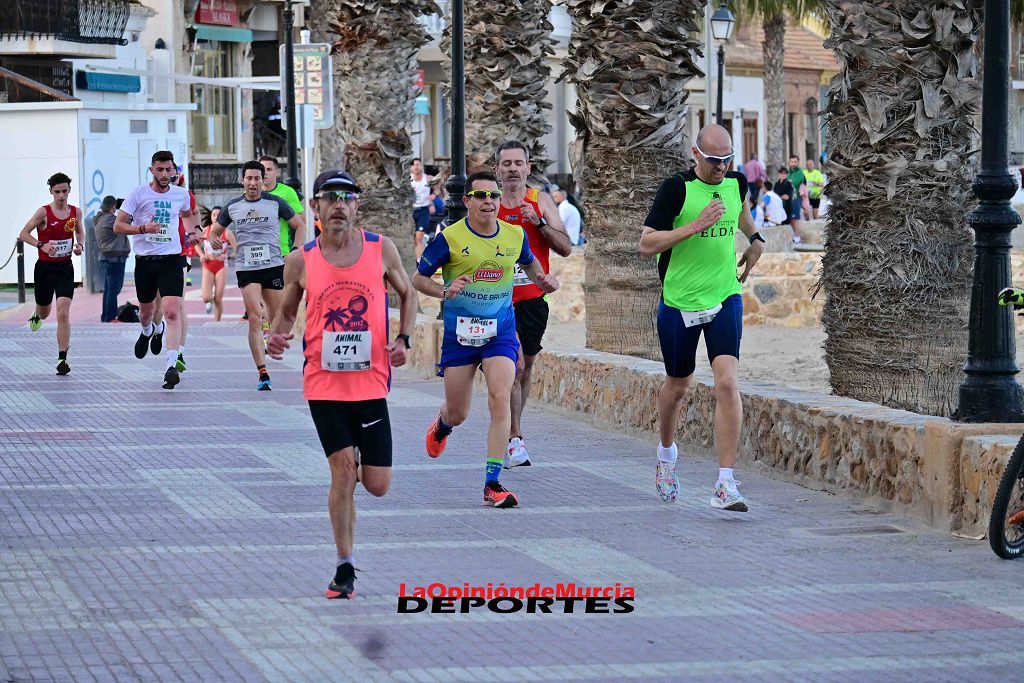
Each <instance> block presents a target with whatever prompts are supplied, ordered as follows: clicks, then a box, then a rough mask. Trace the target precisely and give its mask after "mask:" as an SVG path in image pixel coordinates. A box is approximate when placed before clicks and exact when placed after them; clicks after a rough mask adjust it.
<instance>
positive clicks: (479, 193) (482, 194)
mask: <svg viewBox="0 0 1024 683" xmlns="http://www.w3.org/2000/svg"><path fill="white" fill-rule="evenodd" d="M466 196H467V197H472V198H473V199H500V198H501V191H499V190H491V191H487V190H473V191H471V192H467V193H466Z"/></svg>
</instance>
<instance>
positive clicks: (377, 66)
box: [311, 0, 440, 267]
mask: <svg viewBox="0 0 1024 683" xmlns="http://www.w3.org/2000/svg"><path fill="white" fill-rule="evenodd" d="M317 10H319V11H320V12H322V13H321V14H319V15H317V14H316V13H315V12H316V11H317ZM439 11H440V10H439V9H438V7H437V5H436V4H435V3H434V2H433V0H403V1H402V2H400V3H395V2H387V1H382V0H369V1H368V2H364V3H361V4H356V3H347V2H339V1H337V0H335V1H333V2H328V1H327V0H321V2H319V3H318V5H316V6H314V14H313V16H314V17H319V18H322V19H324V20H326V21H320V20H319V18H318V20H317V21H316V22H311V23H314V25H317V24H318V25H327V26H328V27H329V31H330V32H331V33H333V34H334V35H335V36H337V39H336V40H335V41H334V50H333V55H334V74H335V81H334V93H335V97H336V99H337V104H338V111H337V112H336V114H335V124H334V127H335V130H336V131H337V137H336V138H335V139H331V138H329V137H328V139H327V140H325V141H324V142H325V145H324V150H323V152H322V154H321V158H322V159H323V160H324V161H327V162H336V161H337V156H338V155H339V150H340V149H341V148H343V149H344V152H343V158H342V159H341V161H342V162H343V163H342V164H341V165H342V166H343V167H344V168H345V170H347V171H348V172H349V173H351V174H352V175H353V176H354V177H355V179H356V182H357V183H359V186H360V188H362V190H363V192H362V196H361V197H360V208H359V215H360V224H361V227H365V228H366V229H368V230H372V231H374V232H379V233H382V234H385V235H387V236H388V237H390V238H391V239H392V240H393V241H394V242H395V245H396V246H397V247H398V250H399V253H401V255H402V261H403V262H404V263H405V265H406V266H407V267H411V266H412V265H413V264H414V262H415V256H414V253H413V236H412V203H413V193H412V187H411V186H410V184H409V174H408V165H409V162H410V161H411V160H412V155H413V147H412V142H411V140H410V138H409V126H410V125H411V123H412V121H413V116H414V106H415V101H416V91H415V85H416V80H417V74H416V69H417V67H418V54H419V48H420V47H421V46H423V45H425V44H426V43H427V42H428V40H429V37H428V35H427V31H426V29H425V28H424V27H423V25H422V24H420V23H419V21H418V20H417V19H418V17H420V16H427V15H431V14H436V13H438V12H439ZM339 142H340V144H339Z"/></svg>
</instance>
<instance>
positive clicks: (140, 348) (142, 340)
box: [135, 332, 153, 358]
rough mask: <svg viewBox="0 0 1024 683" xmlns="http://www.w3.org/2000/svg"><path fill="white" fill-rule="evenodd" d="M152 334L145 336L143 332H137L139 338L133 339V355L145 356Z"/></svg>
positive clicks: (137, 356)
mask: <svg viewBox="0 0 1024 683" xmlns="http://www.w3.org/2000/svg"><path fill="white" fill-rule="evenodd" d="M152 336H153V335H149V336H148V337H147V336H146V333H145V332H140V333H139V338H138V339H137V340H135V357H136V358H145V357H146V352H147V351H149V340H150V338H151V337H152Z"/></svg>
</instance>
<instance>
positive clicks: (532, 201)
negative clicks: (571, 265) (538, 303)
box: [498, 187, 551, 303]
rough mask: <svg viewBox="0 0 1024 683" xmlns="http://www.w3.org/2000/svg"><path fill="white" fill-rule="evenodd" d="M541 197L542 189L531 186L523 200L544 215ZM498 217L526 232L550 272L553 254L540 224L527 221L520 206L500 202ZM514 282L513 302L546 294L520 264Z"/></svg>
mask: <svg viewBox="0 0 1024 683" xmlns="http://www.w3.org/2000/svg"><path fill="white" fill-rule="evenodd" d="M539 198H540V190H538V189H537V188H535V187H531V188H529V189H528V190H527V191H526V197H525V198H524V199H523V201H524V202H526V203H527V204H529V205H531V206H532V207H533V210H534V211H536V212H537V215H538V216H543V215H544V214H543V213H542V212H541V210H540V201H539ZM498 218H499V219H500V220H503V221H505V222H506V223H513V224H515V225H518V226H520V227H521V228H522V229H523V230H524V231H525V232H526V239H528V240H529V241H530V251H532V252H533V255H534V256H536V257H537V260H539V261H540V265H541V266H542V267H543V268H544V272H545V273H550V272H551V269H550V268H548V261H549V259H550V256H551V247H550V246H549V245H548V241H547V240H546V239H544V236H543V235H541V234H540V224H539V223H529V222H527V221H525V220H524V219H523V217H522V216H521V215H520V214H519V207H518V206H517V207H515V208H514V209H508V208H505V206H504V205H503V204H501V203H499V204H498ZM513 284H514V287H513V288H512V303H515V302H517V301H526V300H529V299H538V298H540V297H542V296H544V292H542V291H540V287H538V286H537V285H535V284H533V282H531V281H530V278H528V277H526V274H525V273H523V269H522V268H520V267H519V266H516V275H515V278H514V283H513Z"/></svg>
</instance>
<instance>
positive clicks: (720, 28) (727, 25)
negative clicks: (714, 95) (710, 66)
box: [709, 2, 736, 125]
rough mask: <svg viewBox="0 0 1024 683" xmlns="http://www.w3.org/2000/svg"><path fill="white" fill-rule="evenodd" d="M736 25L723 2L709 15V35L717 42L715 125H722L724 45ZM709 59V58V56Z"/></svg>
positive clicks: (734, 19)
mask: <svg viewBox="0 0 1024 683" xmlns="http://www.w3.org/2000/svg"><path fill="white" fill-rule="evenodd" d="M735 25H736V17H734V16H733V15H732V12H730V11H729V8H728V7H726V6H725V3H724V2H723V3H722V4H721V5H719V6H718V9H716V10H715V13H714V14H712V15H711V35H713V36H714V37H715V40H717V41H718V107H717V108H716V116H717V118H716V123H718V125H722V85H723V83H724V82H725V43H726V41H728V40H729V38H730V37H731V36H732V27H733V26H735ZM709 59H710V56H709Z"/></svg>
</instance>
